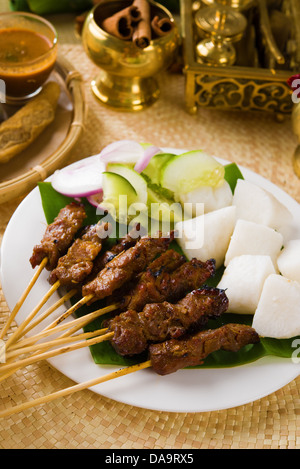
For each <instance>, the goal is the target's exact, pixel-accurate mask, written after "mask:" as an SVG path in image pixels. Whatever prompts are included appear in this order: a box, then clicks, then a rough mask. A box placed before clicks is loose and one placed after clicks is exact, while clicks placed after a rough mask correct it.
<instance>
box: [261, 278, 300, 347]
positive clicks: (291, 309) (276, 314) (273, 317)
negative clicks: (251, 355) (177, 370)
mask: <svg viewBox="0 0 300 469" xmlns="http://www.w3.org/2000/svg"><path fill="white" fill-rule="evenodd" d="M252 326H253V328H254V329H255V330H256V332H257V333H258V334H259V335H260V336H261V337H272V338H275V339H288V338H291V337H295V336H297V335H300V283H299V282H296V281H294V280H289V279H287V278H286V277H283V276H282V275H279V274H276V275H274V274H273V275H270V276H269V277H268V278H267V279H266V281H265V283H264V287H263V290H262V293H261V297H260V300H259V303H258V306H257V309H256V311H255V314H254V316H253V322H252Z"/></svg>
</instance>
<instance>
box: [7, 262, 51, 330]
mask: <svg viewBox="0 0 300 469" xmlns="http://www.w3.org/2000/svg"><path fill="white" fill-rule="evenodd" d="M47 262H48V258H47V257H45V258H44V259H43V260H42V262H41V263H40V265H39V266H38V268H37V270H36V272H35V273H34V275H33V277H32V279H31V280H30V282H29V284H28V285H27V287H26V289H25V290H24V292H23V293H22V295H21V296H20V298H19V300H18V301H17V303H16V304H15V306H14V308H13V309H12V311H11V313H10V315H9V318H8V320H7V322H6V324H5V325H4V327H3V329H2V330H1V332H0V339H3V338H4V336H5V334H6V333H7V331H8V329H9V327H10V326H11V324H12V322H13V321H14V319H15V317H16V316H17V314H18V312H19V311H20V309H21V307H22V306H23V304H24V302H25V300H26V298H27V297H28V295H29V293H30V292H31V290H32V288H33V287H34V285H35V284H36V282H37V280H38V279H39V277H40V275H41V273H42V271H43V270H44V268H45V266H46V264H47Z"/></svg>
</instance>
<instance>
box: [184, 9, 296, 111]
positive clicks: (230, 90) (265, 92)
mask: <svg viewBox="0 0 300 469" xmlns="http://www.w3.org/2000/svg"><path fill="white" fill-rule="evenodd" d="M293 1H294V2H295V1H296V2H298V3H297V5H298V4H299V2H300V0H287V2H292V3H293ZM212 3H214V4H216V3H217V4H218V3H219V0H212ZM194 5H195V2H194V3H193V2H192V0H181V30H182V37H183V59H184V68H183V71H184V75H185V104H186V110H187V111H188V112H189V113H190V114H195V113H196V112H197V110H198V109H199V108H200V107H208V108H214V109H224V110H239V111H240V110H243V111H264V112H271V113H273V114H274V115H275V116H276V118H277V119H278V120H282V118H283V117H284V115H290V114H291V112H292V110H293V106H294V103H293V100H292V90H291V88H290V86H289V85H288V80H289V78H290V77H291V76H292V75H293V74H295V73H296V72H295V71H292V70H287V69H286V68H285V69H284V68H283V67H282V66H281V67H278V68H276V67H275V66H271V65H270V64H273V62H274V60H273V57H271V61H270V63H269V65H270V66H265V67H259V66H257V65H253V66H251V65H248V66H242V65H236V64H232V65H223V66H222V65H220V64H219V63H217V62H216V64H210V63H205V61H204V60H202V59H201V57H199V54H198V53H197V45H198V44H199V38H201V35H199V24H196V22H195V18H197V15H198V16H199V15H200V12H201V8H200V9H196V8H193V7H192V6H194ZM253 8H255V6H253ZM292 13H293V14H291V13H290V15H289V16H290V17H291V18H293V17H295V14H294V11H293V12H292ZM248 33H249V31H247V34H248ZM246 37H249V36H247V35H246ZM293 44H294V43H293ZM244 46H245V45H243V46H242V45H240V47H244ZM299 50H300V46H299ZM241 51H242V52H241ZM240 52H241V53H242V55H244V56H245V57H247V49H240ZM254 63H256V61H255V60H254ZM291 63H292V61H291ZM297 63H298V62H297ZM293 64H294V66H295V64H296V61H295V60H294V61H293ZM297 70H298V68H297Z"/></svg>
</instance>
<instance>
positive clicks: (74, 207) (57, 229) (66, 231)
mask: <svg viewBox="0 0 300 469" xmlns="http://www.w3.org/2000/svg"><path fill="white" fill-rule="evenodd" d="M85 218H86V213H85V210H84V207H83V205H81V204H79V203H76V202H72V203H70V204H68V205H66V207H64V208H62V209H61V210H60V212H59V214H58V215H57V217H56V218H55V220H54V222H53V223H51V224H50V225H48V226H47V228H46V231H45V233H44V236H43V238H42V240H41V243H40V244H38V245H36V246H34V248H33V253H32V256H31V258H30V263H31V265H32V268H35V267H36V266H37V265H39V264H40V263H41V262H42V260H43V259H45V258H47V259H48V262H47V264H46V269H47V270H53V269H54V268H55V267H56V264H57V262H58V259H59V258H60V257H61V256H62V255H64V254H65V253H66V252H67V250H68V248H69V247H70V245H71V243H72V242H73V240H74V237H75V235H76V233H77V232H78V230H79V229H80V228H81V226H82V224H83V221H84V219H85Z"/></svg>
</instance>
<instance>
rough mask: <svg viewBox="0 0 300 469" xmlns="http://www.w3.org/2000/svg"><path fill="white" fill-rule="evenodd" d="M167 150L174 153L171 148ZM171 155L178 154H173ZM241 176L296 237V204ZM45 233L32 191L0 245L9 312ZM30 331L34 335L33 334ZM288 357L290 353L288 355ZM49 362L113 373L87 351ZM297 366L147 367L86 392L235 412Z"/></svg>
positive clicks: (176, 408)
mask: <svg viewBox="0 0 300 469" xmlns="http://www.w3.org/2000/svg"><path fill="white" fill-rule="evenodd" d="M166 151H171V152H175V150H174V149H167V150H166ZM180 151H182V150H180ZM176 152H178V153H179V151H178V150H177V151H176ZM220 161H221V162H222V163H224V164H226V163H228V162H227V161H224V160H220ZM241 171H242V173H243V175H244V177H245V179H247V180H248V181H250V182H253V183H255V184H258V185H259V186H261V187H263V188H265V189H267V190H269V191H270V192H272V193H273V194H274V195H275V196H276V197H277V198H278V199H279V200H280V201H281V202H282V203H284V204H285V205H286V206H287V207H288V209H289V210H290V211H291V212H292V214H293V216H294V222H293V227H292V232H291V235H290V236H291V238H300V205H299V204H298V203H297V202H296V201H295V200H293V199H292V198H291V197H290V196H289V195H288V194H286V193H285V192H283V191H282V190H281V189H279V188H277V187H276V186H275V185H274V184H272V183H271V182H269V181H267V180H266V179H264V178H263V177H261V176H259V175H257V174H255V173H253V172H252V171H249V170H248V169H246V168H243V167H242V168H241ZM45 228H46V221H45V217H44V213H43V209H42V205H41V200H40V195H39V190H38V189H37V188H36V189H34V190H33V191H32V192H31V193H30V194H29V195H28V196H27V197H26V198H25V199H24V200H23V202H22V203H21V204H20V206H19V207H18V208H17V210H16V211H15V213H14V215H13V216H12V218H11V220H10V222H9V224H8V227H7V229H6V231H5V234H4V237H3V242H2V246H1V282H2V288H3V292H4V295H5V298H6V301H7V303H8V306H9V308H10V309H12V308H13V307H14V305H15V304H16V302H17V300H18V299H19V297H20V295H21V293H22V292H23V291H24V289H25V288H26V286H27V285H28V282H29V280H30V279H31V278H32V275H33V271H32V268H31V266H30V263H29V258H30V256H31V253H32V249H33V246H34V245H35V244H37V243H39V242H40V240H41V238H42V236H43V233H44V230H45ZM47 277H48V273H47V272H46V271H45V272H43V273H42V275H41V277H40V279H39V280H38V282H37V284H36V285H35V286H34V288H33V290H32V291H31V293H30V295H29V297H28V298H27V300H26V302H25V304H24V305H23V307H22V309H21V311H20V312H19V313H18V315H17V318H16V319H17V323H21V322H22V321H23V320H24V319H25V318H26V316H27V315H28V313H29V312H30V311H32V309H33V308H34V306H35V305H36V304H37V303H38V301H39V300H40V299H41V298H42V296H43V295H44V294H45V293H46V292H47V291H48V290H49V283H48V282H47ZM57 299H58V294H57V295H56V294H55V295H54V296H53V297H52V298H51V299H50V300H49V301H48V303H47V304H46V307H47V308H48V307H49V306H50V305H51V304H53V303H54V301H56V300H57ZM44 309H45V308H44ZM64 309H65V308H64V307H61V308H60V309H59V310H58V311H57V312H56V315H57V316H59V315H60V314H61V313H62V311H64ZM52 321H53V316H52V317H51V322H52ZM49 322H50V319H49ZM46 325H47V321H45V322H44V323H43V327H45V326H46ZM34 331H35V332H36V329H35V330H34ZM292 352H293V350H291V355H292ZM49 363H51V365H52V366H54V367H55V368H56V369H57V370H59V371H60V372H62V373H63V374H64V375H66V376H68V377H69V378H71V379H72V380H74V381H75V382H77V383H82V382H85V381H87V380H90V379H93V378H96V377H99V376H102V375H105V374H107V373H109V372H110V371H112V370H115V369H117V367H112V366H100V365H96V364H95V363H94V361H93V360H92V357H91V355H90V352H89V350H88V348H84V349H81V350H78V351H74V352H69V353H66V354H63V355H61V356H58V357H55V358H53V359H51V360H49ZM299 366H300V365H297V364H295V363H294V362H293V361H292V360H291V359H280V358H276V357H267V358H263V359H260V360H257V361H256V362H254V363H251V364H247V365H243V366H238V367H234V368H226V369H225V368H222V369H196V370H180V371H177V372H176V373H174V374H171V375H168V376H158V375H156V374H155V373H154V372H153V371H152V370H151V368H149V369H145V370H141V371H138V372H135V373H132V374H130V375H127V376H123V377H120V378H117V379H115V380H112V381H108V382H106V383H102V384H100V385H98V386H93V387H92V388H91V390H92V391H94V392H95V393H97V394H99V395H103V396H106V397H109V398H111V399H114V400H116V401H119V402H123V403H126V404H129V405H133V406H137V407H142V408H147V409H153V410H160V411H168V412H205V411H213V410H221V409H227V408H231V407H236V406H239V405H243V404H246V403H249V402H253V401H255V400H256V399H260V398H262V397H264V396H266V395H268V394H270V393H272V392H274V391H276V390H278V389H280V388H281V387H283V386H285V385H286V384H288V383H289V382H291V381H292V380H293V379H295V378H296V377H297V376H298V374H299V371H300V369H299Z"/></svg>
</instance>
